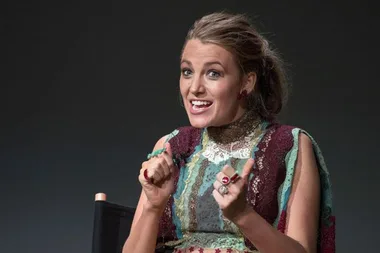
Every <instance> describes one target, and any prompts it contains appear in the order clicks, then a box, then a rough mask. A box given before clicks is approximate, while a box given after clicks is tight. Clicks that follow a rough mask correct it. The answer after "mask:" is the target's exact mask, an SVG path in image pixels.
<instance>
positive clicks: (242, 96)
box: [237, 90, 247, 100]
mask: <svg viewBox="0 0 380 253" xmlns="http://www.w3.org/2000/svg"><path fill="white" fill-rule="evenodd" d="M246 97H247V91H246V90H243V91H242V92H241V93H239V95H238V97H237V99H238V100H241V99H243V98H246Z"/></svg>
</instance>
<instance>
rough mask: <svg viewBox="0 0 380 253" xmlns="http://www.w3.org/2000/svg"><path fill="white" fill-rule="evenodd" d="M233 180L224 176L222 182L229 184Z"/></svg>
mask: <svg viewBox="0 0 380 253" xmlns="http://www.w3.org/2000/svg"><path fill="white" fill-rule="evenodd" d="M230 182H231V179H230V178H229V177H223V178H222V183H223V184H224V185H228V184H229V183H230Z"/></svg>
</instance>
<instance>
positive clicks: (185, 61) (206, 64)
mask: <svg viewBox="0 0 380 253" xmlns="http://www.w3.org/2000/svg"><path fill="white" fill-rule="evenodd" d="M182 63H187V64H189V65H190V66H193V65H192V64H191V62H190V61H188V60H186V59H183V60H182V61H181V64H182ZM213 64H217V65H220V66H221V67H222V68H224V66H223V65H222V63H220V62H219V61H210V62H206V63H205V64H204V65H205V66H210V65H213Z"/></svg>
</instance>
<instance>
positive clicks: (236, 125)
mask: <svg viewBox="0 0 380 253" xmlns="http://www.w3.org/2000/svg"><path fill="white" fill-rule="evenodd" d="M260 122H261V120H260V118H259V117H257V116H256V115H255V114H254V113H253V112H250V111H248V112H245V113H244V114H243V115H242V116H241V117H240V118H239V119H237V120H235V121H233V122H231V123H229V124H226V125H223V126H218V127H208V128H207V133H208V136H209V137H210V139H212V140H214V141H215V142H218V143H222V144H226V143H230V142H233V141H237V140H241V139H242V138H244V137H245V136H247V135H249V134H250V133H252V132H253V131H254V130H255V129H256V128H257V126H258V125H259V124H260Z"/></svg>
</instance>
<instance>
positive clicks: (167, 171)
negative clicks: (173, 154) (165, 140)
mask: <svg viewBox="0 0 380 253" xmlns="http://www.w3.org/2000/svg"><path fill="white" fill-rule="evenodd" d="M159 159H160V160H159V163H160V166H161V172H162V174H163V177H164V178H167V177H168V176H169V175H170V173H171V172H170V167H169V165H168V163H167V157H166V156H165V155H164V154H161V155H160V156H159Z"/></svg>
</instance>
